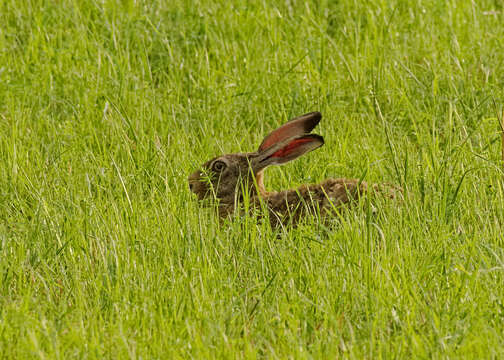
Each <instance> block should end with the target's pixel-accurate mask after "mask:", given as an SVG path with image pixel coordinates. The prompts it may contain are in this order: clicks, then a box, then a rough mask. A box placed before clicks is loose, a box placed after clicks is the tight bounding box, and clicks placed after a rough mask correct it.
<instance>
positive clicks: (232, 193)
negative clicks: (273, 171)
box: [188, 112, 324, 208]
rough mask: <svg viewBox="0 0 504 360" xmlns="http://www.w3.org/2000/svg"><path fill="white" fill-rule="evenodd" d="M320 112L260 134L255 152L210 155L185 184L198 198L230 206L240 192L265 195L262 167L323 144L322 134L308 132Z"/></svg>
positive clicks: (283, 160) (297, 155)
mask: <svg viewBox="0 0 504 360" xmlns="http://www.w3.org/2000/svg"><path fill="white" fill-rule="evenodd" d="M321 118H322V115H321V114H320V113H319V112H312V113H309V114H305V115H302V116H300V117H297V118H295V119H292V120H291V121H289V122H287V123H286V124H284V125H282V126H281V127H279V128H278V129H276V130H274V131H273V132H271V133H270V134H269V135H268V136H266V137H265V138H264V140H263V141H262V143H261V145H260V146H259V149H258V150H257V151H255V152H249V153H239V154H227V155H221V156H218V157H216V158H213V159H211V160H209V161H207V162H206V163H204V164H203V166H202V167H201V169H200V170H197V171H195V172H194V173H193V174H191V175H190V176H189V179H188V180H189V187H190V189H191V191H192V192H193V193H195V194H196V195H197V196H198V198H199V199H200V200H202V199H206V198H216V199H218V200H219V203H220V204H221V205H225V206H226V205H227V206H228V207H230V208H233V207H234V204H235V203H236V201H239V200H241V199H242V195H243V194H244V192H248V194H249V195H250V196H256V195H263V196H264V195H265V193H266V191H265V190H264V186H263V170H264V169H265V168H266V167H268V166H270V165H280V164H284V163H286V162H288V161H291V160H294V159H296V158H298V157H300V156H301V155H303V154H306V153H308V152H310V151H312V150H315V149H317V148H318V147H320V146H322V145H323V144H324V139H323V138H322V136H319V135H315V134H309V133H310V132H311V131H312V130H313V129H314V128H315V126H317V124H318V123H319V122H320V119H321Z"/></svg>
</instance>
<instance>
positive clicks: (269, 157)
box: [253, 134, 324, 172]
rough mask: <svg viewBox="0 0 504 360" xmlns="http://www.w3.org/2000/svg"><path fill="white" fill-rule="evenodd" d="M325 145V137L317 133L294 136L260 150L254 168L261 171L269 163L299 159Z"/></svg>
mask: <svg viewBox="0 0 504 360" xmlns="http://www.w3.org/2000/svg"><path fill="white" fill-rule="evenodd" d="M322 145H324V138H323V137H322V136H320V135H316V134H305V135H301V136H294V137H292V138H290V139H287V140H286V141H283V142H281V143H279V144H276V145H273V146H271V147H269V148H268V149H266V150H265V151H263V152H259V153H258V155H257V158H256V159H255V162H254V164H253V168H254V170H255V171H256V172H257V171H260V170H262V169H264V168H265V167H266V166H269V165H279V164H284V163H286V162H288V161H291V160H294V159H297V158H298V157H300V156H301V155H304V154H306V153H308V152H310V151H312V150H315V149H317V148H319V147H321V146H322Z"/></svg>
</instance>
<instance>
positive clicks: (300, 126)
mask: <svg viewBox="0 0 504 360" xmlns="http://www.w3.org/2000/svg"><path fill="white" fill-rule="evenodd" d="M320 119H322V114H321V113H319V112H318V111H316V112H311V113H308V114H304V115H301V116H298V117H297V118H294V119H292V120H290V121H289V122H288V123H286V124H284V125H282V126H280V127H279V128H278V129H276V130H273V131H272V132H271V133H270V134H269V135H268V136H266V137H265V138H264V140H263V142H262V143H261V145H260V146H259V152H261V151H264V150H266V149H268V148H270V147H271V146H273V145H275V144H278V143H279V142H283V141H284V140H287V139H290V138H292V137H293V136H300V135H303V134H307V133H309V132H311V131H312V130H313V129H314V128H315V126H317V124H318V123H319V122H320Z"/></svg>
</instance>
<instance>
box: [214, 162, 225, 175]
mask: <svg viewBox="0 0 504 360" xmlns="http://www.w3.org/2000/svg"><path fill="white" fill-rule="evenodd" d="M225 168H226V163H225V162H224V161H219V160H217V161H216V162H214V163H213V164H212V170H213V171H215V172H221V171H222V170H224V169H225Z"/></svg>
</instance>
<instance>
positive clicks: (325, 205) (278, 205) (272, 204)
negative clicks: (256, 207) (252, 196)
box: [263, 178, 395, 225]
mask: <svg viewBox="0 0 504 360" xmlns="http://www.w3.org/2000/svg"><path fill="white" fill-rule="evenodd" d="M369 188H372V191H373V192H378V193H383V194H385V196H387V197H390V198H394V197H395V189H394V188H393V187H391V186H389V185H387V184H370V185H368V184H367V183H366V182H364V181H360V180H359V179H346V178H340V179H327V180H325V181H324V182H322V183H320V184H314V185H303V186H301V187H299V188H297V189H293V190H285V191H279V192H272V193H268V194H266V195H265V196H264V198H263V200H265V201H266V203H267V204H268V208H269V209H270V221H271V223H272V225H278V223H297V222H298V221H299V220H300V218H301V217H302V216H304V215H305V214H307V213H313V214H316V213H317V212H319V213H320V215H322V216H325V215H328V214H331V213H333V212H334V210H338V209H339V208H341V207H342V206H344V205H345V204H348V203H351V202H353V201H357V200H359V199H360V197H361V196H363V195H365V194H366V193H367V192H368V191H369Z"/></svg>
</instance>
